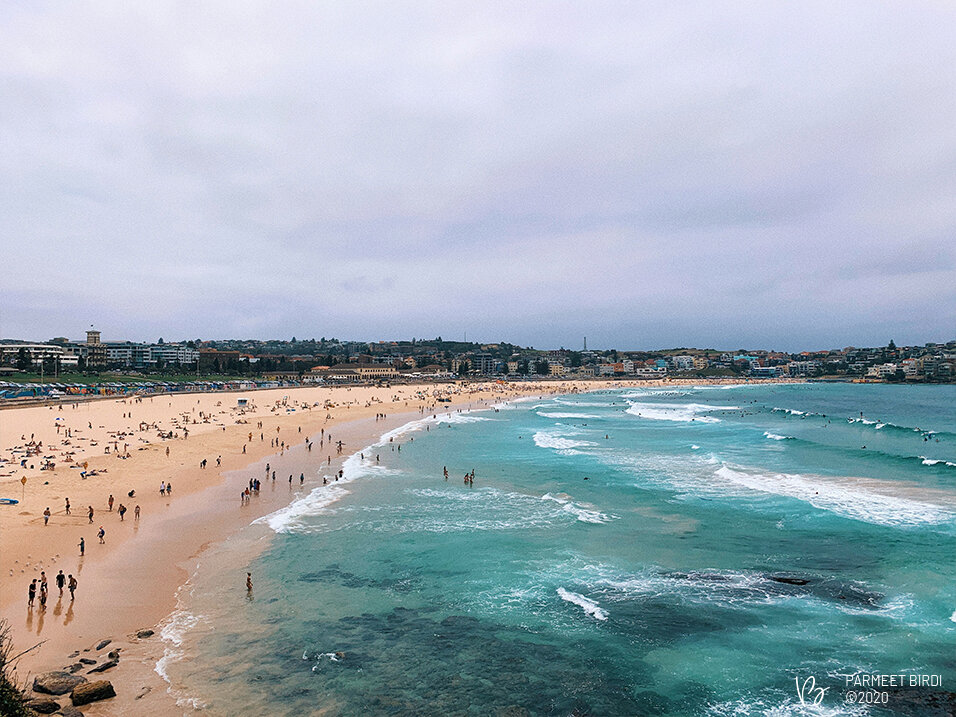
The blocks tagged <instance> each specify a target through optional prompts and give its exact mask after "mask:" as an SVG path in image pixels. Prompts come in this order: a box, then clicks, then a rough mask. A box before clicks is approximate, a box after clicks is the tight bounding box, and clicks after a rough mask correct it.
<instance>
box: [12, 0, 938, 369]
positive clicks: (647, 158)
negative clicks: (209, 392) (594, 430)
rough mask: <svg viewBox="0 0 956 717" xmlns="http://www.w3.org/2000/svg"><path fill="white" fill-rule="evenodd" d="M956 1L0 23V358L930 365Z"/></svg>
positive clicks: (76, 5) (406, 9) (80, 16)
mask: <svg viewBox="0 0 956 717" xmlns="http://www.w3.org/2000/svg"><path fill="white" fill-rule="evenodd" d="M954 36H956V5H954V4H952V3H945V2H906V3H904V2H893V3H885V2H875V1H874V0H865V1H862V2H861V1H854V0H849V1H848V2H843V3H830V2H821V3H814V2H809V3H783V2H726V3H724V2H703V3H694V2H682V3H661V2H653V3H651V2H623V3H614V2H600V1H598V2H590V1H588V2H585V1H584V0H580V1H578V2H560V1H556V2H540V3H539V2H521V3H514V2H471V3H449V2H434V3H430V2H408V3H395V2H385V1H384V0H383V1H381V2H365V1H362V0H349V1H348V2H334V3H333V2H315V1H312V2H293V1H291V0H290V1H286V2H275V1H274V0H270V1H269V2H243V1H239V0H226V1H223V2H196V1H195V0H189V1H188V2H164V1H156V0H151V1H150V2H138V3H129V2H108V1H102V2H71V3H63V2H42V1H39V2H34V1H29V2H28V1H27V0H10V1H9V2H5V3H3V6H2V8H0V259H2V261H0V263H2V266H3V271H2V279H0V336H2V337H7V338H20V339H26V340H46V339H49V338H52V337H55V336H67V337H69V338H72V339H80V338H82V337H83V336H84V333H83V332H84V331H85V330H86V329H87V328H89V327H90V325H94V326H95V327H96V328H97V329H99V330H100V331H102V335H103V339H104V340H156V339H157V338H158V337H160V336H162V337H164V338H165V339H166V340H167V341H171V340H179V339H195V338H202V339H215V338H285V339H288V338H291V337H292V336H296V337H298V338H300V339H302V338H311V337H315V338H319V337H323V336H324V337H336V338H341V339H354V340H370V341H372V340H382V339H398V338H401V339H409V338H412V337H417V338H432V337H435V336H439V335H440V336H442V337H443V338H446V339H450V338H454V339H459V338H462V337H464V336H467V337H468V339H469V340H476V341H483V342H492V341H510V342H512V343H517V344H521V345H525V346H535V347H537V348H555V347H559V346H564V347H568V348H579V347H580V346H581V345H582V343H583V339H584V337H585V336H586V337H587V341H588V346H589V347H591V348H618V349H654V348H663V347H673V346H687V347H690V346H696V347H713V348H722V349H733V348H746V347H750V348H767V349H776V350H787V351H800V350H810V349H821V348H830V347H842V346H847V345H855V346H871V345H884V344H886V343H887V342H888V341H889V340H890V339H893V340H895V341H896V343H897V344H921V343H924V342H928V341H947V340H951V339H953V338H954V337H956V42H954V41H953V37H954Z"/></svg>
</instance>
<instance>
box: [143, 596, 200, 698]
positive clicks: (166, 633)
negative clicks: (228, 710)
mask: <svg viewBox="0 0 956 717" xmlns="http://www.w3.org/2000/svg"><path fill="white" fill-rule="evenodd" d="M184 590H186V591H191V590H192V587H191V585H190V583H189V582H187V583H186V584H184V585H182V586H181V587H180V588H179V590H177V591H176V609H175V610H174V611H173V612H172V613H171V614H170V615H169V616H168V617H167V618H166V619H165V620H164V621H163V622H162V623H161V625H160V628H159V637H160V640H162V642H163V643H164V645H163V656H162V657H160V658H159V660H157V662H156V665H155V667H154V668H153V669H154V670H155V672H156V674H157V675H159V676H160V677H161V678H163V681H164V682H166V684H167V685H169V687H168V688H167V689H168V690H169V691H170V694H173V688H172V681H171V680H170V677H169V665H170V664H171V663H173V662H179V661H180V660H182V659H184V657H185V650H184V649H183V641H184V640H185V637H186V633H187V632H189V631H190V630H192V629H194V628H195V627H196V626H197V625H200V624H201V623H204V622H206V617H205V616H204V615H197V614H194V613H192V612H190V611H189V610H187V609H186V608H185V607H183V600H182V592H183V591H184ZM173 696H174V697H175V698H176V704H177V705H178V706H179V707H190V708H192V709H195V710H201V709H203V708H204V707H205V705H204V704H203V703H202V702H201V701H200V700H199V699H197V698H195V697H189V696H187V695H185V694H183V693H181V692H179V693H176V694H174V695H173Z"/></svg>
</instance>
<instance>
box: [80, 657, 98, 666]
mask: <svg viewBox="0 0 956 717" xmlns="http://www.w3.org/2000/svg"><path fill="white" fill-rule="evenodd" d="M80 662H82V663H83V664H84V665H95V664H96V660H94V659H93V658H91V657H81V658H80Z"/></svg>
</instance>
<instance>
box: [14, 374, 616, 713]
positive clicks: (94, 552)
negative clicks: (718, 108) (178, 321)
mask: <svg viewBox="0 0 956 717" xmlns="http://www.w3.org/2000/svg"><path fill="white" fill-rule="evenodd" d="M614 385H619V384H614ZM604 387H606V386H605V385H604V384H597V385H595V384H593V383H590V382H589V383H588V384H585V385H583V386H582V385H580V384H575V383H574V382H548V383H545V384H525V385H512V384H480V385H474V384H470V385H464V386H457V385H454V384H443V385H437V386H436V385H426V386H401V387H393V388H371V387H340V388H305V389H295V390H291V389H275V390H271V391H264V392H255V393H253V394H251V396H250V397H251V398H252V400H253V401H254V402H255V404H256V407H257V408H256V410H255V411H246V412H244V413H240V412H239V411H237V410H233V409H235V407H227V406H225V405H224V404H225V403H226V401H225V400H224V399H225V398H226V396H228V397H230V398H236V397H237V396H236V394H221V393H212V394H184V395H181V396H161V397H155V398H153V399H152V400H150V399H148V398H146V399H143V400H142V401H141V402H136V401H135V400H134V399H128V398H127V399H117V400H112V401H95V402H89V403H83V404H79V405H77V407H76V408H72V404H69V403H64V404H62V405H61V406H60V407H54V408H50V407H48V406H44V407H36V406H34V407H29V408H20V409H13V410H10V411H5V412H4V413H3V415H2V431H0V433H2V436H0V445H2V448H3V451H4V455H5V456H6V455H7V454H8V451H9V450H10V449H11V448H12V447H13V446H15V445H20V444H21V440H20V437H21V436H24V437H26V436H28V435H29V434H30V433H33V434H35V436H36V439H37V440H43V441H44V445H45V448H44V451H43V453H46V451H47V450H50V449H51V448H52V446H53V444H54V442H55V439H56V437H57V435H58V434H56V433H54V419H55V418H56V417H61V418H63V419H64V420H63V421H62V422H61V423H62V424H65V425H66V426H71V427H73V428H74V440H73V441H71V443H73V444H77V443H78V441H77V440H76V438H77V436H76V433H80V430H79V427H80V426H81V425H82V424H83V423H85V424H86V426H84V429H85V430H86V432H87V433H86V435H85V437H86V438H88V441H87V442H86V444H87V446H88V447H87V449H86V450H85V451H77V454H76V455H74V456H73V458H74V461H76V462H83V461H86V462H87V463H88V466H89V470H90V471H94V470H99V471H101V472H100V473H99V474H98V475H96V476H92V477H90V478H88V479H85V480H84V479H82V478H81V477H80V475H79V474H80V470H79V468H77V467H73V468H71V467H67V464H63V463H62V462H60V461H58V462H57V467H56V468H55V469H54V470H51V471H44V472H33V473H32V474H30V475H29V477H28V482H27V486H26V487H25V488H22V489H21V486H20V485H19V482H18V480H17V477H16V476H4V477H3V478H2V480H0V491H2V492H3V495H4V496H7V495H10V497H15V498H17V499H20V498H21V496H25V500H23V501H22V502H21V503H20V504H18V505H16V506H3V510H4V512H3V513H2V514H0V515H2V518H3V520H2V527H0V546H3V548H4V549H3V550H2V555H0V570H2V571H3V575H4V580H3V582H4V584H5V586H7V587H4V589H3V590H2V594H0V615H2V616H3V617H5V618H6V619H8V621H9V622H10V626H11V632H12V636H13V639H14V644H15V646H16V647H17V650H18V651H19V650H24V649H27V648H29V647H31V646H32V645H34V644H35V643H42V644H41V645H40V647H38V648H37V649H34V650H31V651H30V652H29V653H27V654H26V655H24V656H23V657H22V658H21V659H20V661H19V663H18V666H17V676H18V678H19V679H20V680H21V681H22V682H24V683H27V678H28V677H29V682H30V683H32V676H33V675H35V674H37V673H40V672H43V671H46V670H50V669H60V668H62V667H64V666H65V665H66V664H68V663H69V662H71V660H69V659H68V657H67V656H68V655H69V654H70V653H72V652H73V651H75V650H83V649H85V648H87V647H89V646H90V645H92V644H95V643H97V642H99V641H100V640H103V639H111V640H112V641H113V642H112V644H111V645H110V648H109V649H113V648H115V647H120V648H122V659H121V660H120V663H119V665H118V666H117V667H115V668H113V669H112V670H110V671H108V672H106V673H103V674H102V677H104V678H106V679H110V680H113V681H115V682H116V684H117V686H118V687H120V689H118V690H117V692H118V696H117V697H116V698H114V699H111V700H107V701H104V702H101V703H97V704H94V705H91V706H89V708H88V709H87V710H86V713H87V714H92V715H99V714H102V715H110V714H124V713H126V712H127V711H128V710H131V709H132V708H133V704H134V700H136V701H135V709H136V710H137V711H141V710H143V709H147V708H148V710H149V712H150V713H151V714H181V711H180V710H179V709H178V708H177V707H176V705H175V701H174V700H173V699H172V698H171V697H169V696H168V695H167V694H166V689H165V683H164V682H162V680H160V679H159V677H158V675H156V674H155V672H154V671H153V666H154V665H155V662H156V660H158V659H159V658H160V657H161V656H162V652H163V648H162V643H161V641H160V640H159V637H158V635H156V636H154V637H151V638H148V639H146V640H141V641H140V640H136V639H135V638H134V637H131V635H132V634H133V633H135V631H137V630H140V629H146V628H149V629H154V630H156V627H157V626H158V624H159V623H160V622H162V621H163V620H164V619H165V618H166V617H167V616H168V615H169V614H170V613H172V612H173V610H175V608H176V592H177V590H178V589H179V587H180V586H181V585H183V584H184V582H185V581H186V579H187V578H188V576H189V575H190V574H191V570H192V569H193V568H194V566H195V561H196V560H197V559H198V557H199V555H200V554H201V553H202V552H203V550H204V549H206V548H207V547H208V546H210V545H213V544H216V543H217V542H220V541H222V540H224V539H226V538H227V537H229V536H230V535H232V534H235V533H236V532H238V531H239V530H241V529H242V528H244V527H246V526H248V525H249V524H250V523H251V522H252V521H254V520H256V519H257V518H259V517H262V516H263V515H267V514H268V513H270V512H272V511H274V510H276V509H278V508H281V507H283V506H286V505H288V504H290V503H291V502H292V501H293V500H294V499H295V498H297V497H299V496H300V495H302V493H301V492H300V491H297V490H295V491H292V494H291V495H290V494H289V492H288V490H286V491H285V492H282V491H277V492H276V493H275V494H273V493H270V492H268V491H265V490H264V491H262V493H261V494H260V496H259V498H258V500H254V501H251V502H250V504H249V505H247V506H245V508H242V509H241V508H240V506H239V501H237V500H236V499H235V497H234V496H235V493H236V492H237V491H238V490H240V486H241V485H245V483H246V482H247V480H248V478H246V477H244V475H243V474H245V473H246V472H247V471H252V470H253V468H255V467H256V466H257V464H260V463H264V462H267V461H268V462H270V463H276V464H278V463H277V462H279V461H281V462H283V463H291V462H293V461H301V459H300V458H299V457H298V456H299V455H300V454H302V453H304V452H306V449H305V448H304V437H305V436H313V435H314V434H320V432H321V431H322V429H326V430H328V429H330V428H332V427H335V434H338V435H336V436H335V437H336V440H339V439H340V437H341V439H343V440H345V442H346V450H345V451H344V452H343V454H342V455H341V456H337V455H336V454H335V452H334V451H330V450H329V448H330V446H328V445H326V446H325V450H324V451H323V452H322V453H321V457H322V458H324V459H325V460H324V461H323V463H324V464H325V466H326V467H329V463H328V461H329V458H331V460H332V465H333V466H334V465H337V464H338V463H340V462H341V460H343V459H344V458H346V457H347V456H348V455H349V453H350V452H349V451H348V450H347V449H348V447H349V446H351V447H354V446H356V445H358V444H362V445H363V446H364V445H367V444H368V443H371V442H374V441H375V440H377V439H378V437H379V436H380V435H381V433H382V432H384V431H386V430H389V429H392V428H395V427H398V426H400V425H402V424H404V423H407V422H408V421H409V420H414V419H415V418H419V417H421V416H422V415H424V414H422V413H421V409H422V408H423V407H426V406H427V407H429V408H430V409H433V410H434V411H438V412H447V411H450V410H457V409H459V408H460V409H468V408H469V407H470V408H475V407H490V406H491V405H492V404H493V403H496V402H501V401H506V400H511V399H514V398H519V397H521V396H535V395H543V394H554V393H568V392H576V391H580V390H599V389H601V388H604ZM436 390H439V391H442V392H447V394H448V397H449V398H451V399H452V403H436V401H435V400H434V398H433V397H432V396H431V394H432V393H433V392H434V391H436ZM418 391H423V392H428V394H427V397H423V395H418V394H417V392H418ZM240 395H241V394H240ZM284 399H285V400H286V403H285V404H284V405H283V404H282V401H283V400H284ZM325 401H331V402H332V403H333V404H335V406H334V407H332V408H330V409H328V410H326V409H325V408H319V407H316V406H312V408H313V409H314V410H305V409H304V408H303V406H304V405H306V404H310V405H311V404H314V403H320V404H321V405H323V406H324V405H325ZM230 402H231V401H230ZM274 402H279V405H280V406H283V408H282V409H277V408H276V405H275V403H274ZM293 405H294V406H295V407H296V410H295V411H294V412H290V411H289V410H288V409H289V408H290V407H292V406H293ZM396 411H398V412H400V413H395V412H396ZM182 412H191V413H195V414H197V415H198V414H199V413H200V412H201V413H202V414H203V415H206V416H213V417H216V419H218V420H214V419H210V420H209V422H208V423H197V424H196V425H195V426H193V425H190V426H189V428H190V429H191V431H190V435H189V437H188V438H185V439H184V438H183V437H182V436H179V437H178V438H173V439H170V440H166V441H162V440H156V439H155V438H153V437H152V436H153V434H155V432H156V431H155V430H153V429H150V431H148V432H146V434H148V436H149V438H144V437H143V436H142V435H141V436H137V435H136V433H137V432H136V431H135V427H136V425H137V422H138V421H139V420H143V421H146V422H148V423H150V424H156V425H158V426H159V428H160V429H165V430H169V429H170V428H171V427H172V425H171V421H172V419H173V417H175V416H177V415H182ZM379 412H382V413H386V414H388V418H387V419H385V420H383V421H375V419H374V416H375V414H376V413H379ZM130 416H131V418H129V417H130ZM260 420H261V421H262V422H263V430H262V431H260V434H262V435H263V436H267V435H268V434H267V433H266V431H269V432H274V431H275V429H276V428H278V429H279V431H278V433H277V435H279V436H283V435H284V436H290V437H291V438H290V441H289V443H290V444H292V445H293V446H296V448H294V449H292V450H290V449H288V448H287V449H286V450H285V451H284V453H285V455H284V456H283V455H282V453H283V452H282V451H281V450H280V449H277V448H274V447H273V446H272V445H270V443H271V440H270V443H267V442H266V441H265V440H264V439H262V440H253V441H251V442H250V441H249V440H248V433H249V431H250V429H251V428H255V427H256V426H257V424H258V421H260ZM237 421H249V423H237ZM90 425H93V426H94V427H93V428H92V429H90V428H88V426H90ZM299 429H301V431H302V433H301V434H300V433H299ZM124 430H125V431H129V432H130V433H129V435H127V436H124V438H125V439H126V441H128V442H131V441H132V440H134V437H135V438H140V439H142V443H140V445H137V446H135V447H134V446H133V445H130V452H129V455H130V457H129V458H128V459H125V460H118V459H117V457H116V455H115V453H111V454H110V455H106V454H101V453H99V452H98V450H102V448H101V446H103V445H104V444H105V442H106V440H107V436H108V434H110V433H115V432H116V431H124ZM283 431H284V432H285V433H283ZM329 432H331V431H329ZM254 438H255V437H254ZM111 440H112V439H111ZM120 440H121V441H122V440H123V439H122V438H121V439H120ZM137 442H139V441H137ZM298 443H302V447H301V448H300V447H299V446H298V445H297V444H298ZM89 444H96V445H95V446H93V447H89ZM244 444H245V445H246V446H247V449H246V450H247V452H246V453H242V446H243V445H244ZM313 445H314V449H313V454H314V455H313V460H312V463H313V464H318V462H319V452H318V448H319V445H318V441H317V440H315V441H313ZM167 446H168V447H169V448H170V455H169V456H168V457H167V456H166V455H165V448H166V447H167ZM78 447H79V446H78V445H75V446H70V449H73V448H78ZM220 455H221V456H222V465H221V466H219V468H218V469H213V468H212V466H210V467H208V468H206V469H200V468H199V467H198V466H199V461H201V460H202V459H203V458H206V459H207V460H209V461H210V462H212V463H213V464H214V461H215V458H216V457H218V456H220ZM306 462H308V460H307V459H306ZM34 465H35V464H34ZM72 465H75V463H74V464H72ZM302 465H303V466H304V465H305V463H303V464H302ZM103 469H106V471H105V472H103ZM303 470H304V468H303ZM298 472H302V471H297V473H298ZM40 479H42V483H41V480H40ZM160 481H170V482H171V483H173V485H174V486H175V489H174V491H175V492H174V494H173V496H172V497H160V496H159V495H158V490H157V488H158V483H159V482H160ZM297 482H298V481H296V483H297ZM315 485H316V479H315V478H314V477H313V478H312V479H311V481H310V482H307V483H306V484H305V486H304V490H306V491H310V490H311V489H312V488H314V487H315ZM286 487H287V484H286ZM295 487H296V488H298V486H295ZM17 489H20V490H17ZM128 489H132V490H135V491H136V493H135V496H134V498H132V499H127V497H126V492H127V490H128ZM111 493H112V494H113V495H114V496H115V498H116V501H117V503H123V502H125V503H128V504H129V505H128V506H127V507H128V508H130V512H129V513H128V514H127V517H126V519H125V521H122V522H120V521H119V520H118V516H117V513H116V511H115V510H114V511H113V512H110V511H108V510H107V509H106V505H105V503H106V497H107V496H108V495H109V494H111ZM11 494H12V495H11ZM65 497H69V498H70V501H71V503H72V515H70V516H66V515H65V514H64V510H63V499H64V498H65ZM263 498H266V499H263ZM136 504H139V505H140V506H141V508H142V518H141V520H140V521H138V522H137V521H135V520H134V518H133V517H132V515H131V514H132V507H133V505H136ZM47 505H49V506H50V508H51V510H52V512H53V516H52V517H51V520H50V524H49V525H47V526H44V524H43V519H42V516H41V515H40V513H41V511H42V510H43V509H44V508H45V507H46V506H47ZM87 505H93V506H94V511H95V514H94V524H93V525H90V524H89V523H88V520H87V516H86V506H87ZM101 524H102V525H104V526H106V528H107V535H106V544H105V545H99V544H97V542H96V540H95V530H96V528H97V527H98V526H99V525H101ZM80 536H83V537H84V538H85V540H86V555H85V557H83V558H79V556H78V550H77V548H76V543H77V541H78V538H79V537H80ZM41 569H43V570H45V571H47V573H48V578H49V579H50V581H51V587H52V586H53V582H52V579H53V576H54V575H55V574H56V571H57V570H60V569H62V570H63V571H64V573H71V574H73V573H75V574H76V576H77V578H78V580H79V581H80V586H79V588H78V590H77V598H76V601H75V603H74V604H73V605H72V606H71V605H69V604H68V598H67V600H59V599H58V595H57V593H56V591H55V587H53V588H52V590H51V597H50V602H51V603H52V607H50V606H48V607H47V609H46V611H44V614H43V615H42V616H41V614H40V611H39V610H38V609H37V608H34V610H33V611H27V610H26V607H25V606H24V604H23V603H25V602H26V600H25V592H26V587H27V585H28V584H29V580H30V578H31V577H32V576H38V575H39V571H40V570H41ZM21 583H22V584H21ZM21 601H22V602H21ZM24 613H26V614H27V618H26V620H24ZM56 623H60V624H56ZM157 632H158V630H157ZM81 674H83V673H81ZM98 676H99V675H98ZM140 683H142V684H140ZM25 686H27V687H29V686H30V685H29V684H25ZM144 692H145V693H146V696H145V697H143V693H144ZM137 696H139V697H141V698H142V699H138V700H137ZM144 700H146V701H147V703H148V704H144Z"/></svg>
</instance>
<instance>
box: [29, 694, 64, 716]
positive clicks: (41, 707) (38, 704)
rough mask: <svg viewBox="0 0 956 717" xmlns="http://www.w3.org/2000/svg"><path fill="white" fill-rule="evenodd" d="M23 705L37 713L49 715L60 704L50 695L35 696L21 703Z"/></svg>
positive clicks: (58, 707)
mask: <svg viewBox="0 0 956 717" xmlns="http://www.w3.org/2000/svg"><path fill="white" fill-rule="evenodd" d="M23 704H24V706H25V707H27V708H28V709H31V710H33V711H34V712H36V713H37V714H41V715H51V714H53V713H54V712H56V711H57V710H58V709H60V704H59V703H58V702H57V701H56V700H54V699H52V698H50V697H37V698H36V699H32V700H28V701H27V702H24V703H23Z"/></svg>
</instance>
